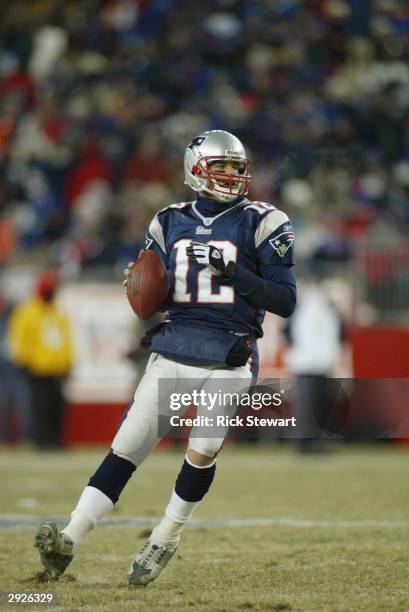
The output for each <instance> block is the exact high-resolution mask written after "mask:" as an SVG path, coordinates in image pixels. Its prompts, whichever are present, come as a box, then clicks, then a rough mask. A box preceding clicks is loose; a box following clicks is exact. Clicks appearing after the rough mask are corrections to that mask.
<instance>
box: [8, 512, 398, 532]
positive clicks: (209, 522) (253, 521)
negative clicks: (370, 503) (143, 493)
mask: <svg viewBox="0 0 409 612" xmlns="http://www.w3.org/2000/svg"><path fill="white" fill-rule="evenodd" d="M44 520H47V521H52V522H54V523H57V525H60V526H61V527H62V526H64V525H65V524H66V523H67V520H68V519H67V517H61V516H55V517H51V518H50V517H48V518H44V517H43V516H18V515H9V516H0V529H18V528H35V527H37V526H38V525H39V523H41V522H43V521H44ZM159 520H160V518H159V517H156V518H152V517H149V516H133V517H112V518H106V519H102V521H101V523H100V524H99V526H100V527H120V528H121V527H152V526H154V525H156V524H157V523H158V522H159ZM280 525H281V526H283V527H294V528H296V529H305V528H308V527H332V528H334V527H335V528H340V529H354V528H357V527H392V528H393V527H407V526H409V520H400V519H356V520H336V519H334V520H332V519H323V520H307V519H294V518H289V517H284V518H265V519H262V518H249V519H234V518H226V519H192V520H191V521H190V522H189V523H188V527H193V528H194V527H257V526H267V527H268V526H271V527H274V526H280Z"/></svg>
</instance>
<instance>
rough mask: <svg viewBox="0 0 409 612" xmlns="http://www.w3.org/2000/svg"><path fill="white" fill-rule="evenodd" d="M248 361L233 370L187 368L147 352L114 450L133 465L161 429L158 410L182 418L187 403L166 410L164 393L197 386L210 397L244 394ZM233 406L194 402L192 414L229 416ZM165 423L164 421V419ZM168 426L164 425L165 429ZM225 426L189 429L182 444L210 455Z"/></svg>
mask: <svg viewBox="0 0 409 612" xmlns="http://www.w3.org/2000/svg"><path fill="white" fill-rule="evenodd" d="M251 378H252V376H251V368H250V360H249V361H248V362H247V364H246V365H244V366H240V367H237V368H233V367H229V366H225V367H212V366H210V367H203V366H191V365H185V364H182V363H177V362H176V361H172V360H170V359H166V357H163V356H162V355H158V354H157V353H153V354H152V355H151V358H150V360H149V362H148V366H147V368H146V372H145V374H144V376H143V378H142V379H141V381H140V383H139V385H138V388H137V389H136V392H135V395H134V398H133V403H132V405H131V407H130V409H129V410H128V413H127V415H126V417H125V419H124V420H123V422H122V424H121V426H120V428H119V429H118V431H117V433H116V435H115V438H114V439H113V442H112V449H113V451H114V453H115V454H116V455H118V456H120V457H123V458H124V459H128V461H131V462H132V463H133V464H134V465H136V466H139V465H141V463H142V462H143V461H144V460H145V458H146V457H147V456H148V454H149V453H150V451H151V450H152V449H153V448H154V446H156V444H157V443H158V442H159V440H160V439H161V437H162V436H163V435H165V434H166V433H167V432H163V431H161V428H158V418H159V414H162V415H165V414H167V415H168V416H169V415H171V414H172V415H175V414H177V415H178V416H182V415H183V412H186V410H187V408H188V406H186V407H185V408H184V409H181V410H178V411H177V412H174V411H172V410H171V409H170V405H169V394H170V392H172V391H173V392H174V391H175V390H177V391H178V392H179V394H180V392H184V393H192V391H193V390H197V391H198V392H199V391H200V390H201V389H203V390H204V392H206V393H207V394H209V393H210V394H213V397H216V395H217V394H218V391H220V390H221V391H222V392H223V394H224V393H227V394H229V393H246V392H247V391H248V389H249V388H250V386H251ZM234 412H235V410H233V409H232V407H231V406H227V405H225V404H224V402H218V403H217V404H216V405H215V406H214V407H213V409H212V410H209V409H208V405H207V406H202V405H200V404H199V405H198V406H197V416H203V417H205V416H212V417H214V416H215V415H216V414H217V415H222V414H229V415H231V414H234ZM166 422H168V419H167V421H166ZM168 429H170V426H169V428H168ZM227 430H228V426H226V427H224V428H223V427H220V426H219V427H217V429H216V430H214V429H212V428H203V427H199V428H198V427H196V426H194V427H192V429H191V432H190V436H189V445H188V448H190V449H192V450H194V451H196V452H198V453H200V454H202V455H205V456H206V457H210V458H212V457H214V456H215V455H216V454H217V453H218V451H219V450H220V448H221V446H222V444H223V440H224V438H225V436H226V434H227Z"/></svg>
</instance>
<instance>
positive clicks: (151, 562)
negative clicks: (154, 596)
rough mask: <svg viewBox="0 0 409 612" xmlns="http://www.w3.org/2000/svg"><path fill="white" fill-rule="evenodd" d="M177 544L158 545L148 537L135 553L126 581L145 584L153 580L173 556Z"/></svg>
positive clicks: (137, 584)
mask: <svg viewBox="0 0 409 612" xmlns="http://www.w3.org/2000/svg"><path fill="white" fill-rule="evenodd" d="M176 549H177V545H173V544H172V545H169V546H159V545H158V544H155V543H154V542H152V540H151V539H150V538H149V539H148V541H147V542H146V544H145V546H144V547H143V548H142V550H141V551H140V552H139V553H138V554H137V555H136V557H135V559H134V560H133V561H132V563H131V567H130V568H129V572H128V583H129V584H131V585H136V586H146V585H147V584H148V582H152V580H155V578H157V577H158V576H159V574H160V573H161V571H162V570H163V569H164V568H165V567H166V565H167V564H168V562H169V561H170V559H171V558H172V557H173V555H174V554H175V552H176Z"/></svg>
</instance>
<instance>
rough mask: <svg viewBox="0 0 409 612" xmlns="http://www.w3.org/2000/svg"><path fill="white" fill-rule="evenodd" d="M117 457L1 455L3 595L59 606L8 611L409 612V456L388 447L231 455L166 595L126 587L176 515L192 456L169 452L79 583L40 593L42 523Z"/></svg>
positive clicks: (79, 565)
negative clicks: (145, 548) (38, 530)
mask: <svg viewBox="0 0 409 612" xmlns="http://www.w3.org/2000/svg"><path fill="white" fill-rule="evenodd" d="M104 453H105V450H104V449H101V450H100V451H99V452H95V451H92V452H85V451H69V452H68V451H67V452H62V453H50V454H37V453H33V452H29V451H14V452H12V451H7V450H3V451H0V461H1V465H2V475H1V482H0V486H1V516H0V555H1V561H2V571H1V575H0V591H2V592H3V594H4V593H9V592H18V593H21V592H24V593H30V592H36V593H40V592H48V593H50V592H52V593H53V594H54V596H55V603H54V604H53V605H51V606H49V605H46V604H37V605H36V604H31V605H21V604H20V605H17V606H13V605H12V604H7V603H6V600H5V599H4V596H3V603H2V604H1V605H2V609H5V610H17V609H22V608H23V609H27V608H29V609H44V608H45V609H47V610H62V611H68V610H95V611H102V610H103V611H109V612H112V611H118V612H120V611H122V610H138V611H139V610H141V611H148V610H149V611H150V610H152V611H162V610H163V611H165V610H171V611H174V610H175V611H176V610H209V611H217V612H222V611H223V610H226V611H228V610H271V611H274V610H275V611H278V610H292V611H296V610H297V611H308V612H310V611H311V612H316V611H324V610H325V611H328V612H336V611H341V610H343V611H348V612H354V611H355V610H368V611H371V612H375V611H377V610H384V611H387V612H392V611H395V610H402V611H403V610H405V611H406V610H409V594H408V585H409V486H408V484H407V483H408V471H409V452H408V451H407V450H405V449H403V450H402V449H399V448H391V447H388V446H383V445H382V446H379V447H373V446H372V447H367V448H356V447H340V448H339V449H338V450H336V452H334V453H332V454H331V455H329V456H325V457H300V456H298V455H295V454H294V453H293V452H292V451H291V449H289V448H280V447H265V446H264V447H253V446H251V447H238V446H236V447H227V448H225V449H224V451H223V453H222V455H221V456H220V458H219V461H218V470H217V474H216V480H215V483H214V486H213V488H212V490H211V492H210V493H209V495H208V497H207V498H206V500H205V501H204V502H203V504H202V505H201V506H200V508H199V509H198V510H197V512H196V514H195V519H196V521H195V522H194V523H193V524H192V525H191V526H189V528H188V529H186V531H185V533H184V536H183V540H182V543H181V546H180V548H179V550H178V552H177V553H176V555H175V557H174V559H173V560H172V561H171V562H170V564H169V566H168V567H167V568H166V570H165V571H164V572H163V574H162V575H161V576H160V578H159V579H158V580H157V581H156V582H155V583H153V584H152V585H149V586H148V587H147V588H144V589H143V588H142V589H135V588H130V587H128V586H127V583H126V574H127V570H128V566H129V564H130V560H131V558H132V556H133V555H134V553H135V552H136V550H137V549H138V548H139V547H140V546H141V545H142V544H143V542H144V540H145V538H146V536H147V535H148V533H149V519H152V518H153V519H155V518H159V517H160V515H161V514H162V512H163V508H164V506H165V503H166V502H167V499H168V496H169V494H170V491H171V488H172V486H173V483H174V480H175V476H176V474H177V472H178V469H179V467H180V464H181V460H182V457H183V453H182V451H178V452H175V451H166V452H164V451H162V452H157V453H155V454H153V455H152V456H151V457H149V458H148V460H147V461H146V463H145V464H144V466H143V467H142V468H141V469H140V471H139V470H138V471H137V473H136V475H135V476H134V478H133V481H132V482H131V483H130V484H129V485H128V488H127V490H126V491H125V493H124V494H123V496H122V498H121V500H120V502H119V504H118V505H117V507H116V508H115V511H114V512H113V513H112V514H111V515H110V517H109V518H110V519H112V520H110V521H108V522H107V524H106V525H104V526H103V524H101V527H100V528H98V529H96V530H95V531H93V532H92V533H91V534H90V535H89V537H88V539H87V541H86V542H84V544H83V546H82V548H81V549H80V551H79V552H78V554H77V557H76V559H75V560H74V562H73V563H72V565H71V566H70V568H69V569H68V573H67V575H65V576H64V577H62V578H61V579H60V581H59V582H57V583H49V584H44V585H41V584H38V583H36V582H35V580H34V576H35V573H36V572H37V571H38V570H39V569H40V566H39V561H38V556H37V551H36V550H35V549H34V548H33V536H34V533H35V525H36V524H37V521H38V520H39V519H40V518H45V517H47V518H48V517H57V518H59V520H60V522H63V521H64V517H66V516H68V514H69V513H70V511H71V510H72V508H73V505H74V503H75V501H76V499H77V497H78V495H79V494H80V492H81V490H82V488H83V486H84V485H85V484H86V482H87V479H88V477H89V475H90V474H91V473H92V472H93V471H94V469H95V467H96V465H97V464H98V462H99V461H100V459H102V457H103V456H104ZM128 517H142V518H141V519H140V520H139V522H138V521H133V522H132V521H129V522H128V524H127V521H126V518H128ZM143 517H145V518H143ZM197 519H200V520H197ZM220 519H225V520H223V521H221V520H220ZM233 519H236V521H234V520H233Z"/></svg>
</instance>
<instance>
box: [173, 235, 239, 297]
mask: <svg viewBox="0 0 409 612" xmlns="http://www.w3.org/2000/svg"><path fill="white" fill-rule="evenodd" d="M190 243H191V240H190V239H189V238H182V239H181V240H178V241H177V242H175V244H174V245H173V248H174V249H175V250H176V257H175V290H174V293H173V301H174V302H179V303H183V304H189V303H193V302H192V292H191V291H188V289H189V287H188V273H189V267H190V266H191V265H195V264H191V263H190V261H189V259H188V257H187V255H186V248H187V247H188V246H189V244H190ZM207 244H211V245H212V246H215V247H217V248H218V249H220V251H222V253H223V257H224V260H225V262H226V263H227V262H228V261H234V262H236V260H237V247H236V245H234V244H233V243H232V242H230V241H229V240H209V241H208V242H207ZM195 268H197V272H196V277H197V299H196V304H233V303H234V289H233V287H229V286H227V285H224V286H220V287H216V288H214V287H212V277H213V276H217V275H216V274H214V273H213V272H212V271H211V270H210V269H209V268H202V269H200V268H199V266H197V265H195Z"/></svg>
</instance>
